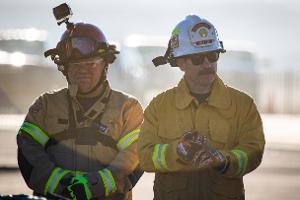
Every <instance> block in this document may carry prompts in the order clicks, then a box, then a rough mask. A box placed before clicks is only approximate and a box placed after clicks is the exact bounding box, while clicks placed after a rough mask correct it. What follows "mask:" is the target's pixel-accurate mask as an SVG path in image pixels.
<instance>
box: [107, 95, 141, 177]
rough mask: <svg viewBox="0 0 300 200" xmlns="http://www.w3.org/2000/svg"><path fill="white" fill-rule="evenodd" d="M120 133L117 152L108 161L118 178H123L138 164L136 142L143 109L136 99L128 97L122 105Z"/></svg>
mask: <svg viewBox="0 0 300 200" xmlns="http://www.w3.org/2000/svg"><path fill="white" fill-rule="evenodd" d="M122 118H123V127H122V131H121V132H122V134H121V136H120V138H119V139H118V141H117V148H118V150H119V153H118V154H117V156H116V157H115V159H114V160H113V161H112V162H111V163H110V166H111V167H112V168H113V169H114V170H116V171H117V172H118V173H117V174H118V175H117V176H118V178H124V177H126V176H128V175H129V174H130V173H132V172H133V171H134V170H135V168H136V167H137V166H138V164H139V161H138V156H137V144H136V141H137V140H138V137H139V135H140V127H141V124H142V122H143V109H142V107H141V105H140V104H139V102H138V101H136V100H133V99H129V100H128V102H126V104H125V105H124V109H123V113H122Z"/></svg>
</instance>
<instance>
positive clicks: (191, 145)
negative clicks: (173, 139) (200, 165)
mask: <svg viewBox="0 0 300 200" xmlns="http://www.w3.org/2000/svg"><path fill="white" fill-rule="evenodd" d="M206 143H207V137H206V136H203V135H199V134H198V133H197V132H196V131H189V132H186V133H184V134H183V135H182V137H181V139H180V141H179V143H178V145H177V153H178V155H179V157H180V158H181V160H183V161H185V162H188V163H190V162H191V161H192V160H193V157H194V155H195V154H196V152H198V151H200V150H202V149H203V145H204V144H206Z"/></svg>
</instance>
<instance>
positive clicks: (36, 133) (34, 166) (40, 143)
mask: <svg viewBox="0 0 300 200" xmlns="http://www.w3.org/2000/svg"><path fill="white" fill-rule="evenodd" d="M46 109H47V103H46V100H45V97H44V96H41V97H39V98H38V99H37V100H36V101H35V102H34V104H33V105H32V106H31V107H30V109H29V112H28V114H27V116H26V118H25V120H24V123H23V124H22V126H21V128H20V130H19V132H18V135H17V145H18V165H19V168H20V171H21V173H22V175H23V178H24V180H25V182H26V184H27V185H28V187H29V188H31V189H32V190H33V191H35V192H36V193H39V194H43V195H47V194H48V193H50V192H51V193H57V194H59V193H61V192H62V190H63V185H61V183H60V181H61V180H62V178H64V177H67V176H69V174H70V173H71V171H69V170H64V169H61V168H59V167H58V166H55V164H54V163H53V162H52V161H51V160H50V158H49V156H48V155H47V153H46V146H47V142H48V141H49V137H48V135H47V133H46V132H44V130H45V129H44V127H45V120H44V119H45V114H46Z"/></svg>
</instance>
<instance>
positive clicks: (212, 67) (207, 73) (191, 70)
mask: <svg viewBox="0 0 300 200" xmlns="http://www.w3.org/2000/svg"><path fill="white" fill-rule="evenodd" d="M218 57H219V53H218V52H209V53H206V54H197V55H194V56H193V57H191V56H186V57H182V58H178V60H177V63H178V66H179V67H180V69H181V70H182V71H184V74H185V75H184V76H185V78H186V80H187V81H188V82H191V83H192V84H194V85H197V86H200V87H210V86H211V85H212V83H213V81H214V80H215V78H216V73H217V60H218Z"/></svg>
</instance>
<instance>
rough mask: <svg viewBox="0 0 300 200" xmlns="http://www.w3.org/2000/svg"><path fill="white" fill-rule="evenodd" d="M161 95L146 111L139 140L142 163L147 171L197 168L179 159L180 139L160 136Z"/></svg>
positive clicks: (139, 153)
mask: <svg viewBox="0 0 300 200" xmlns="http://www.w3.org/2000/svg"><path fill="white" fill-rule="evenodd" d="M160 98H161V96H158V97H156V98H155V99H154V100H152V102H151V103H150V104H149V106H148V107H147V108H146V110H145V113H144V122H143V125H142V128H141V134H140V137H139V140H138V155H139V160H140V165H141V167H142V169H143V170H145V171H147V172H170V171H174V172H176V171H189V170H195V168H192V167H191V166H188V165H185V164H183V163H181V162H180V161H179V156H178V154H177V150H176V149H177V144H178V142H179V139H176V140H173V141H171V142H165V141H164V140H163V139H162V138H160V137H159V136H158V128H159V127H158V126H159V118H158V117H159V116H158V113H159V112H161V109H160V108H159V107H160V106H159V105H160V101H161V99H160Z"/></svg>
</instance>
